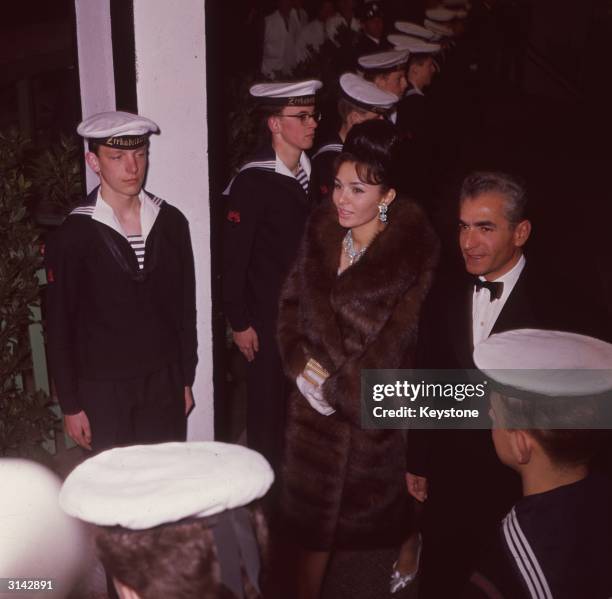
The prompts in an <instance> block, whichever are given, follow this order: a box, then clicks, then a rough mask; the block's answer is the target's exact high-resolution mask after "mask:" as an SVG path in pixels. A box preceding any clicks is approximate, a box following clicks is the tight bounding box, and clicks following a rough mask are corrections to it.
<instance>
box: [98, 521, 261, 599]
mask: <svg viewBox="0 0 612 599" xmlns="http://www.w3.org/2000/svg"><path fill="white" fill-rule="evenodd" d="M251 515H252V520H253V525H254V529H255V534H256V536H257V539H258V541H259V543H260V545H261V544H262V543H265V537H266V529H265V523H264V520H263V516H262V513H261V511H260V510H259V509H255V510H252V511H251ZM214 524H215V517H214V516H211V517H207V518H198V519H188V520H183V521H181V522H177V523H173V524H164V525H162V526H157V527H155V528H147V529H144V530H130V529H127V528H123V527H120V526H115V527H100V528H99V529H98V533H97V536H96V546H97V549H98V555H99V557H100V561H101V562H102V564H103V566H104V568H105V570H106V571H107V573H108V574H109V575H110V576H112V577H113V578H116V579H117V580H118V581H119V582H121V583H122V584H124V585H126V586H128V587H130V588H131V589H133V590H134V591H136V593H138V595H139V596H140V597H141V598H142V599H162V598H166V597H181V599H233V598H234V594H233V593H231V592H230V591H229V590H227V588H226V587H225V586H224V585H223V584H222V583H221V575H220V569H219V564H218V561H217V552H216V548H215V539H214V536H213V531H212V528H213V526H214ZM244 590H245V596H246V597H247V598H248V599H251V598H256V597H259V595H258V594H257V592H256V591H255V589H253V587H252V586H251V585H250V584H249V583H248V581H247V582H246V583H245V589H244Z"/></svg>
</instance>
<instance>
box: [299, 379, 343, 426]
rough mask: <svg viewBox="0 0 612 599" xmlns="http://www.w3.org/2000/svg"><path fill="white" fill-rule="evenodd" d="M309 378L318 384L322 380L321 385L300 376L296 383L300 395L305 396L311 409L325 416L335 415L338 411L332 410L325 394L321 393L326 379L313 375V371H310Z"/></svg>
mask: <svg viewBox="0 0 612 599" xmlns="http://www.w3.org/2000/svg"><path fill="white" fill-rule="evenodd" d="M308 376H309V378H312V379H314V380H315V381H317V382H318V380H319V379H320V381H321V382H320V384H314V383H313V382H311V381H309V380H307V379H306V378H304V376H302V375H301V374H300V375H298V377H297V379H295V383H296V385H297V388H298V389H299V390H300V393H301V394H302V395H303V396H304V398H305V399H306V401H307V402H308V403H309V404H310V407H311V408H313V409H314V410H316V411H317V412H319V414H322V415H323V416H329V415H331V414H333V413H334V412H335V411H336V410H334V408H332V407H331V406H330V405H329V404H328V403H327V401H326V400H325V399H324V398H323V393H322V392H321V384H323V383H324V382H325V379H322V378H320V377H318V376H317V375H313V373H312V371H310V370H309V371H308Z"/></svg>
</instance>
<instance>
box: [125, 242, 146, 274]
mask: <svg viewBox="0 0 612 599" xmlns="http://www.w3.org/2000/svg"><path fill="white" fill-rule="evenodd" d="M127 239H128V241H129V242H130V245H131V246H132V249H133V250H134V253H135V254H136V259H137V260H138V268H139V269H140V270H142V269H143V267H144V259H145V241H144V238H143V236H142V235H128V236H127Z"/></svg>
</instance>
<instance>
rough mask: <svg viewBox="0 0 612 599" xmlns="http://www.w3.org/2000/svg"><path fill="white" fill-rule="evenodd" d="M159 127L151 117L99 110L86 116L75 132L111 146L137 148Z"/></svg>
mask: <svg viewBox="0 0 612 599" xmlns="http://www.w3.org/2000/svg"><path fill="white" fill-rule="evenodd" d="M157 131H159V127H158V126H157V124H156V123H154V122H153V121H152V120H151V119H148V118H147V117H144V116H140V115H138V114H132V113H131V112H122V111H120V110H117V111H113V112H99V113H98V114H94V115H92V116H90V117H87V118H86V119H85V120H84V121H83V122H81V123H80V124H79V126H78V127H77V133H78V134H79V135H81V136H82V137H85V138H87V139H89V140H93V141H95V142H97V143H99V144H101V145H104V146H109V147H111V148H124V149H125V148H127V149H129V148H137V147H139V146H142V145H144V144H145V143H146V142H147V140H148V139H149V135H150V134H151V133H155V132H157Z"/></svg>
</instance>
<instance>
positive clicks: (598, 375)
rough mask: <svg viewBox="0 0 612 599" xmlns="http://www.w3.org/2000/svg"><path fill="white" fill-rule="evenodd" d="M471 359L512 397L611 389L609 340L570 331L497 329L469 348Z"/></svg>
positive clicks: (582, 393)
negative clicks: (508, 391)
mask: <svg viewBox="0 0 612 599" xmlns="http://www.w3.org/2000/svg"><path fill="white" fill-rule="evenodd" d="M474 363H475V364H476V366H477V367H478V368H479V369H480V370H482V371H483V372H484V373H485V374H486V375H487V376H488V377H489V378H490V379H492V380H493V381H494V382H495V383H497V384H498V385H500V386H502V387H507V388H510V389H512V394H513V396H519V397H520V396H529V395H530V394H536V395H540V396H549V397H579V396H593V395H599V394H601V393H606V392H609V391H611V390H612V344H610V343H606V342H605V341H601V340H600V339H595V338H594V337H587V336H585V335H578V334H575V333H566V332H562V331H548V330H538V329H517V330H514V331H505V332H503V333H497V334H495V335H491V336H490V337H489V338H488V339H485V340H484V341H482V342H481V343H479V344H478V345H477V346H476V347H475V348H474ZM517 394H518V395H517Z"/></svg>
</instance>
